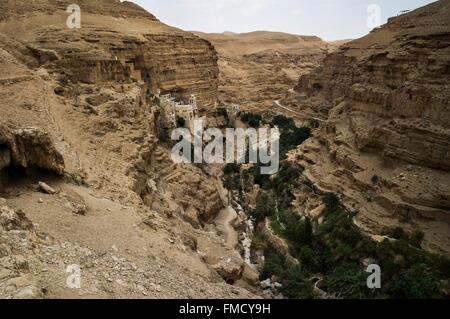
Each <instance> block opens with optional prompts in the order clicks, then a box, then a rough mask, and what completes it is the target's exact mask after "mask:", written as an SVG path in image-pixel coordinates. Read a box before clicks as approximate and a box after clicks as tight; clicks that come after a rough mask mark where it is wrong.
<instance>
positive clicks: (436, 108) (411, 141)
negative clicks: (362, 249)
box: [283, 0, 450, 255]
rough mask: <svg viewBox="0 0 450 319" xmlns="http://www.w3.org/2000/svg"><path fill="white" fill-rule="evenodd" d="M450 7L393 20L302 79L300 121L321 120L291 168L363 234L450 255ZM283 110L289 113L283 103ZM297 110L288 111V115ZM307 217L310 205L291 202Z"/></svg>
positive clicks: (303, 197) (306, 196)
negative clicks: (407, 237)
mask: <svg viewBox="0 0 450 319" xmlns="http://www.w3.org/2000/svg"><path fill="white" fill-rule="evenodd" d="M449 66H450V1H448V0H443V1H438V2H436V3H433V4H431V5H428V6H426V7H423V8H420V9H418V10H416V11H413V12H411V13H408V14H405V15H401V16H399V17H395V18H392V19H390V20H389V22H388V23H387V24H386V25H384V26H382V27H381V28H378V29H376V30H374V31H373V32H371V33H370V34H369V35H367V36H366V37H363V38H361V39H358V40H356V41H352V42H349V43H347V44H345V45H343V46H342V47H341V48H340V49H339V50H338V51H337V52H335V53H333V54H330V55H329V56H327V57H326V58H325V60H324V63H323V65H322V66H320V67H319V68H317V69H316V70H314V71H312V72H311V73H310V74H309V75H305V76H302V77H301V78H300V81H299V83H298V85H297V87H296V91H297V92H298V93H299V95H298V96H297V98H296V99H295V100H292V99H290V101H289V100H286V101H283V103H285V104H286V105H290V106H291V107H292V108H293V109H294V110H296V112H297V113H296V114H297V115H298V116H299V117H300V116H301V115H303V116H305V117H310V116H315V117H317V118H319V119H324V120H325V121H324V122H322V124H321V128H320V129H318V130H317V131H316V132H315V133H314V138H311V139H310V140H309V141H308V142H307V143H305V144H304V145H303V146H301V147H300V149H299V150H298V153H297V154H293V155H292V159H293V160H294V161H297V162H298V163H300V165H301V166H302V167H304V169H305V173H304V176H305V178H306V179H308V180H309V181H310V182H312V183H313V184H314V185H315V186H316V187H317V188H318V189H321V190H323V191H332V192H336V193H339V194H341V196H342V200H343V201H344V203H345V205H346V207H347V208H348V210H350V211H354V212H358V213H357V215H356V217H355V219H354V222H355V223H356V224H357V225H359V226H360V227H361V228H363V229H365V230H366V231H367V232H369V233H371V234H372V235H383V234H384V233H385V232H386V229H389V228H390V229H392V228H395V227H401V228H404V229H407V230H408V231H409V232H413V231H414V229H420V230H421V231H423V232H424V233H425V246H426V247H427V248H428V249H430V250H433V251H437V252H440V253H445V254H447V255H448V254H450V237H449V234H450V228H449V227H450V226H449V225H450V171H449V170H450V143H449V141H450V126H449V120H450V119H449V116H450V95H449V92H450V86H449V83H450V72H449ZM289 102H290V104H289ZM295 108H297V109H295ZM297 200H298V202H299V205H300V206H302V207H304V208H305V209H306V210H308V211H310V210H312V209H313V208H314V207H315V204H314V203H315V196H314V194H311V193H309V192H308V191H306V192H305V191H301V192H299V193H298V196H297Z"/></svg>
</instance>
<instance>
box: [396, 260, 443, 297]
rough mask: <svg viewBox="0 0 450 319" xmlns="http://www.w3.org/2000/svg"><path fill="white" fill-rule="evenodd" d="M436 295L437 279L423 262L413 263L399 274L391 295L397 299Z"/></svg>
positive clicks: (437, 292) (437, 293)
mask: <svg viewBox="0 0 450 319" xmlns="http://www.w3.org/2000/svg"><path fill="white" fill-rule="evenodd" d="M438 295H439V291H438V285H437V281H436V279H435V278H433V276H431V275H430V274H429V273H427V271H426V267H425V265H423V264H417V265H414V266H413V267H412V268H411V269H410V270H408V271H407V272H405V273H403V274H401V276H400V279H399V280H398V281H397V282H396V283H395V285H394V287H393V289H392V296H393V297H394V298H397V299H429V298H433V297H436V296H438Z"/></svg>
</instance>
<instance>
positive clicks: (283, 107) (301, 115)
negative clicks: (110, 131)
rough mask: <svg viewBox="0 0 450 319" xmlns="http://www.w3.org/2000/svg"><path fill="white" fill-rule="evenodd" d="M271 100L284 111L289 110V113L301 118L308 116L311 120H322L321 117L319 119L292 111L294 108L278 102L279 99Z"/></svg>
mask: <svg viewBox="0 0 450 319" xmlns="http://www.w3.org/2000/svg"><path fill="white" fill-rule="evenodd" d="M273 102H274V103H275V105H276V106H278V107H280V108H282V109H284V110H286V111H288V112H290V113H292V114H294V115H296V116H299V117H301V118H302V119H305V118H306V117H308V118H310V119H312V120H316V121H318V122H323V119H320V118H318V117H314V116H308V115H307V114H302V113H300V112H297V111H294V110H292V109H290V108H288V107H287V106H284V105H282V104H281V103H280V100H276V101H273Z"/></svg>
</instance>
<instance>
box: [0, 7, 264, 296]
mask: <svg viewBox="0 0 450 319" xmlns="http://www.w3.org/2000/svg"><path fill="white" fill-rule="evenodd" d="M71 3H72V2H70V1H56V0H37V1H32V2H30V1H1V2H0V12H1V14H0V17H1V18H0V56H1V58H0V71H1V75H0V85H1V90H0V97H1V99H0V114H1V116H0V210H1V214H0V296H1V297H2V298H63V297H65V298H108V297H109V298H111V297H112V298H130V297H134V298H158V297H159V298H169V297H171V298H201V297H203V298H214V297H216V298H235V297H247V298H249V297H254V296H255V295H253V293H251V292H249V290H251V291H255V292H257V291H258V289H259V282H258V275H257V273H256V272H255V271H254V270H253V269H252V268H250V267H249V266H248V265H247V264H246V263H245V262H244V260H243V259H242V257H241V254H240V253H239V251H238V247H237V245H238V244H239V243H238V242H237V240H236V241H234V240H232V241H231V242H230V243H228V242H227V241H226V236H232V237H233V236H234V234H235V233H234V230H233V231H232V233H231V234H230V232H231V230H229V228H230V225H229V223H230V222H231V221H233V222H236V223H238V222H239V221H238V218H237V216H234V217H233V218H232V219H231V220H229V218H225V219H222V218H219V219H217V218H218V217H221V216H222V215H220V212H221V210H222V209H223V208H224V207H226V204H227V201H226V199H225V198H224V196H223V194H224V191H223V189H222V188H221V184H220V182H219V180H218V178H217V177H216V176H215V175H212V176H210V175H208V173H207V172H206V171H204V170H202V169H200V168H198V167H195V166H193V165H189V164H186V165H174V164H173V163H172V161H171V159H170V153H169V149H168V148H167V146H166V145H164V144H163V143H161V142H159V140H158V138H157V132H156V131H157V127H156V126H157V124H156V123H157V119H158V116H159V115H160V113H159V111H158V105H157V103H158V102H157V99H155V95H156V94H157V93H158V90H159V91H160V92H161V93H162V94H163V93H169V92H170V93H171V94H172V95H173V96H174V97H176V98H177V99H179V100H180V101H183V100H184V99H185V98H187V97H189V96H190V95H191V94H194V95H195V96H196V97H197V99H198V103H199V105H201V106H202V107H205V108H209V107H211V106H212V105H214V103H215V101H216V99H217V85H218V66H217V53H216V51H215V50H214V48H213V47H212V45H211V44H210V43H209V42H207V41H205V40H202V39H200V38H199V37H197V36H195V35H193V34H191V33H187V32H184V31H181V30H179V29H176V28H172V27H169V26H167V25H164V24H162V23H160V22H159V21H158V20H157V19H156V18H155V17H154V16H153V15H151V14H149V13H147V12H146V11H144V10H143V9H141V8H139V7H137V6H135V5H133V4H131V3H127V2H125V3H120V2H119V1H106V0H103V1H95V2H93V1H87V0H85V1H81V0H80V1H78V2H77V3H78V4H79V5H80V7H81V10H82V21H81V22H82V28H81V29H69V28H68V27H67V26H66V19H67V17H68V13H67V12H66V7H67V6H68V5H69V4H71ZM30 6H31V8H30ZM25 9H26V10H25ZM225 194H226V192H225ZM225 213H226V212H225ZM221 229H225V230H224V231H223V232H224V236H223V235H222V231H221ZM227 231H228V232H227ZM236 237H237V233H236ZM72 265H76V266H77V267H79V269H80V271H81V283H82V284H81V287H79V288H80V289H71V287H70V286H69V287H68V286H67V280H68V278H69V275H70V274H71V273H70V272H72V271H73V269H75V268H73V266H72ZM67 267H69V268H67ZM70 267H72V268H70ZM67 271H69V273H67ZM242 287H245V289H244V288H242Z"/></svg>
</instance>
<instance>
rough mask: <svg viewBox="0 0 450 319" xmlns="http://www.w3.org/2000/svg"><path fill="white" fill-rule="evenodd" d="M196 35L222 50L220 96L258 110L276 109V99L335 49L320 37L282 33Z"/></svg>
mask: <svg viewBox="0 0 450 319" xmlns="http://www.w3.org/2000/svg"><path fill="white" fill-rule="evenodd" d="M195 34H197V35H198V36H200V37H202V38H204V39H207V40H208V41H210V42H211V43H212V44H213V45H214V47H215V48H216V50H217V52H218V53H219V68H220V83H219V98H220V99H221V100H223V101H225V102H232V103H239V104H241V106H242V108H243V109H246V110H254V111H256V112H262V111H266V110H270V109H273V108H274V107H275V108H276V105H275V104H274V101H276V100H279V99H281V98H283V97H284V96H285V95H286V94H287V92H288V90H289V89H291V88H292V87H293V86H295V83H296V82H297V80H298V78H299V76H300V75H302V74H306V73H308V72H309V71H311V69H313V68H315V67H317V66H319V63H320V62H321V60H322V59H323V58H324V57H325V55H326V54H327V53H328V52H329V51H331V50H333V49H335V48H336V45H333V44H329V43H326V42H324V41H322V40H321V39H320V38H318V37H314V36H299V35H292V34H286V33H280V32H266V31H257V32H251V33H242V34H237V33H232V32H225V33H221V34H214V33H212V34H207V33H200V32H196V33H195Z"/></svg>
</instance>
